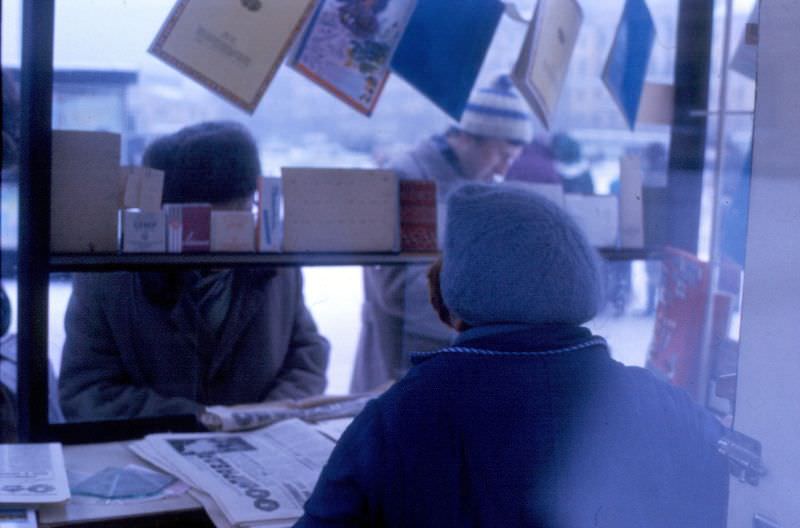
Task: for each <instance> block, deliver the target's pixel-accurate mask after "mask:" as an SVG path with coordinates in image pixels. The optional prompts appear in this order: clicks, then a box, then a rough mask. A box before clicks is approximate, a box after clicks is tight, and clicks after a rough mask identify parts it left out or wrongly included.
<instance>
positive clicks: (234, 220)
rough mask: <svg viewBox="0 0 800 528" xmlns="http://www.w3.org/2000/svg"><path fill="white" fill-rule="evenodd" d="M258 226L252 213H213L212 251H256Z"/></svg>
mask: <svg viewBox="0 0 800 528" xmlns="http://www.w3.org/2000/svg"><path fill="white" fill-rule="evenodd" d="M255 241H256V225H255V221H254V219H253V213H251V212H250V211H211V251H219V252H246V251H255Z"/></svg>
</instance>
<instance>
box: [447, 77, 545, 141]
mask: <svg viewBox="0 0 800 528" xmlns="http://www.w3.org/2000/svg"><path fill="white" fill-rule="evenodd" d="M458 128H460V129H461V130H463V131H464V132H469V133H470V134H474V135H476V136H484V137H490V138H498V139H504V140H506V141H509V142H511V143H519V144H524V143H529V142H530V141H531V140H532V139H533V122H532V121H531V116H530V112H529V111H528V105H527V104H526V103H525V101H523V100H522V98H521V97H520V96H519V94H518V93H517V90H516V88H514V84H513V83H512V82H511V78H509V77H508V75H501V76H499V77H498V78H497V79H495V81H494V82H493V83H492V84H491V86H488V87H486V88H481V89H479V90H476V91H475V92H473V94H472V96H471V97H470V99H469V101H468V102H467V108H466V109H465V110H464V114H463V115H462V116H461V122H460V123H459V125H458Z"/></svg>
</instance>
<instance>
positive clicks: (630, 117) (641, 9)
mask: <svg viewBox="0 0 800 528" xmlns="http://www.w3.org/2000/svg"><path fill="white" fill-rule="evenodd" d="M655 36H656V29H655V24H654V23H653V17H652V16H651V15H650V10H649V9H648V8H647V4H645V3H644V0H626V2H625V7H624V9H623V10H622V17H621V18H620V20H619V24H618V25H617V31H616V33H615V35H614V42H613V44H612V45H611V50H610V51H609V52H608V58H607V59H606V65H605V68H603V83H605V85H606V88H607V89H608V91H609V93H610V94H611V97H612V98H613V99H614V102H615V103H616V104H617V106H618V107H619V109H620V110H621V111H622V115H623V116H624V117H625V121H626V122H627V124H628V127H629V128H630V129H631V130H633V127H634V126H635V125H636V115H637V113H638V111H639V100H640V98H641V95H642V90H643V87H644V79H645V75H646V74H647V64H648V62H649V61H650V52H651V51H652V49H653V42H654V41H655Z"/></svg>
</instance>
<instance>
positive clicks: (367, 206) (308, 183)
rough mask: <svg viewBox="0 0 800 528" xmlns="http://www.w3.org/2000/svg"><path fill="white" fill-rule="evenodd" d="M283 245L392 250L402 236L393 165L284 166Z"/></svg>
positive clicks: (296, 248)
mask: <svg viewBox="0 0 800 528" xmlns="http://www.w3.org/2000/svg"><path fill="white" fill-rule="evenodd" d="M281 172H282V178H283V201H284V224H283V230H284V231H283V249H284V250H285V251H298V252H300V251H332V252H333V251H339V252H351V251H352V252H358V251H363V252H368V251H373V252H390V251H397V249H398V246H399V238H400V215H399V207H400V204H399V186H398V183H397V176H396V175H395V173H394V172H393V171H389V170H380V169H318V168H295V167H292V168H283V169H281Z"/></svg>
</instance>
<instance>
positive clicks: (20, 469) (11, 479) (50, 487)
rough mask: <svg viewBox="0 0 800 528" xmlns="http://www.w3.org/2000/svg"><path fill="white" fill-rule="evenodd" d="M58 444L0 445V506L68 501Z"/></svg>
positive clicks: (65, 479) (61, 452) (60, 449)
mask: <svg viewBox="0 0 800 528" xmlns="http://www.w3.org/2000/svg"><path fill="white" fill-rule="evenodd" d="M69 497H70V493H69V484H68V482H67V472H66V469H65V468H64V454H63V451H62V448H61V444H56V443H49V444H0V504H4V505H12V504H20V505H22V504H49V503H56V502H64V501H66V500H67V499H69Z"/></svg>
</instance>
